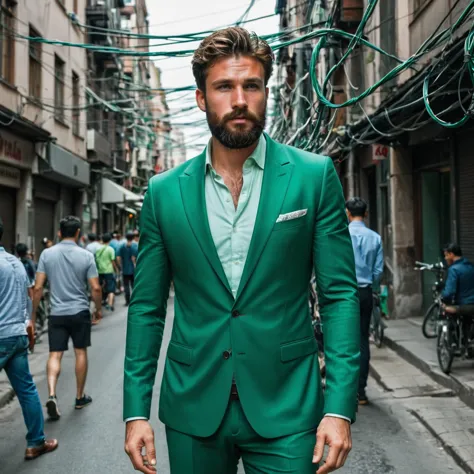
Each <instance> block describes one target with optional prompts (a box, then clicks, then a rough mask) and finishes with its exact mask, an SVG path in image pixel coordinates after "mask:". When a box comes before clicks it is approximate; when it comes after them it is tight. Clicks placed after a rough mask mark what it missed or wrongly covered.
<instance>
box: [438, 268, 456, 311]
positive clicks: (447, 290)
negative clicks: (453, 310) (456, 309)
mask: <svg viewBox="0 0 474 474" xmlns="http://www.w3.org/2000/svg"><path fill="white" fill-rule="evenodd" d="M457 288H458V273H457V272H456V270H455V269H454V268H452V267H451V268H448V278H446V284H445V285H444V290H443V292H442V293H441V298H442V299H443V301H444V302H446V303H448V304H453V303H457V301H456V293H457Z"/></svg>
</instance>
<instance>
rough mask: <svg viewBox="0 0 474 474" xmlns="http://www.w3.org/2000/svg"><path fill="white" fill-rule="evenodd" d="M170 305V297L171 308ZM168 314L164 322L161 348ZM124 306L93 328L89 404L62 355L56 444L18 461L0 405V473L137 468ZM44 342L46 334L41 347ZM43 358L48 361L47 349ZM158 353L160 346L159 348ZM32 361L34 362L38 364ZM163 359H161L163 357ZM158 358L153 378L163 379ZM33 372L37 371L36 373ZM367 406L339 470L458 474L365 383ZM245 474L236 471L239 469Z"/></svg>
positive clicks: (164, 466)
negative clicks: (130, 439)
mask: <svg viewBox="0 0 474 474" xmlns="http://www.w3.org/2000/svg"><path fill="white" fill-rule="evenodd" d="M172 310H173V304H172V299H171V300H170V305H169V313H170V314H171V313H172ZM171 323H172V317H169V318H168V320H167V325H166V332H165V343H164V346H163V349H162V351H164V350H165V349H166V345H167V343H168V340H169V335H170V329H171ZM125 325H126V309H125V308H124V306H123V300H122V299H121V298H120V299H119V300H118V302H117V305H116V311H115V313H113V314H112V313H106V314H105V317H104V320H103V322H102V323H101V324H100V325H99V326H97V327H95V328H94V329H93V346H92V348H91V350H90V369H89V378H88V383H87V387H86V389H87V393H89V394H90V395H91V396H92V397H93V399H94V402H93V404H92V405H91V406H90V407H88V408H87V409H84V410H82V411H75V410H74V407H73V401H74V397H75V379H74V365H73V362H74V360H73V353H72V351H69V352H68V353H66V355H65V357H64V365H63V370H62V374H61V378H60V383H59V391H58V397H59V403H60V409H61V410H62V417H61V419H60V421H59V422H55V423H52V422H48V423H46V429H47V435H48V436H50V437H57V438H58V439H59V443H60V445H59V449H58V450H57V451H56V452H55V453H52V454H48V455H45V456H43V457H41V458H39V459H37V460H35V461H32V462H29V463H26V462H25V461H23V451H24V436H25V427H24V423H23V418H22V416H21V411H20V408H19V405H18V403H17V401H16V399H15V400H13V401H12V402H11V403H10V404H9V405H7V406H6V407H5V408H3V409H2V410H0V426H1V430H0V472H1V473H2V474H46V473H47V474H64V473H66V472H67V473H71V474H73V473H81V474H95V473H98V472H106V471H107V472H114V473H131V472H134V471H133V468H132V466H131V464H130V463H129V460H128V458H127V456H126V455H125V453H124V451H123V436H124V424H123V423H122V368H123V357H124V342H125ZM45 344H46V338H45V340H44V342H43V344H42V345H45ZM39 352H40V351H38V354H36V355H34V356H32V357H36V358H39V357H42V358H43V359H44V360H45V357H46V351H44V350H43V353H44V354H43V355H40V354H39ZM162 353H163V352H162ZM44 360H42V361H35V362H34V365H35V366H37V367H39V365H38V363H40V365H43V366H44V364H43V362H44ZM161 361H163V359H161ZM162 370H163V364H162V363H160V368H159V373H158V376H157V380H160V379H161V371H162ZM33 372H35V371H33ZM39 374H40V375H38V376H36V377H35V379H36V381H37V384H38V389H39V392H40V395H41V398H42V400H43V402H44V400H45V399H46V395H47V390H46V380H45V376H44V370H43V371H39ZM369 395H370V397H371V400H372V404H371V405H369V406H367V407H361V408H360V409H359V415H358V421H357V423H356V424H355V425H354V426H353V436H354V448H353V451H352V453H351V455H350V457H349V461H348V463H347V465H346V467H345V468H344V469H342V470H341V471H339V472H341V473H346V474H348V473H353V474H371V473H373V474H382V473H397V474H411V473H413V474H425V473H426V474H428V473H429V474H438V473H439V474H441V473H446V472H452V473H462V472H464V471H462V470H461V469H460V468H459V467H458V466H457V465H456V464H455V463H454V461H453V460H452V459H451V458H450V457H449V455H448V454H447V453H445V451H444V450H443V449H442V448H441V447H440V446H439V445H438V444H437V442H436V441H435V440H434V438H432V436H431V435H430V434H429V433H428V431H426V430H425V429H424V428H423V427H422V426H421V424H420V423H419V422H418V421H416V419H415V418H414V417H413V416H412V415H410V414H409V413H408V411H407V410H406V409H405V408H404V406H403V404H402V403H400V400H397V399H395V398H393V397H392V396H391V394H390V393H389V392H384V391H383V390H382V389H381V388H379V386H378V385H377V384H376V383H375V382H374V381H373V380H371V381H370V391H369ZM158 396H159V384H158V383H157V384H156V389H155V397H154V406H153V410H152V413H153V418H152V420H153V425H154V427H155V433H156V447H157V451H158V472H159V473H162V474H167V473H169V465H168V459H167V454H166V441H165V436H164V429H163V426H162V424H161V423H160V422H159V421H158V419H157V416H156V414H157V401H158ZM241 472H243V470H242V469H241V470H240V471H239V473H241Z"/></svg>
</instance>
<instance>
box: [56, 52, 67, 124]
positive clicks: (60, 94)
mask: <svg viewBox="0 0 474 474" xmlns="http://www.w3.org/2000/svg"><path fill="white" fill-rule="evenodd" d="M64 69H65V64H64V61H63V60H62V59H61V58H60V57H59V56H57V55H56V54H55V55H54V107H55V113H54V115H55V117H56V118H57V119H59V120H61V121H64V85H65V84H64Z"/></svg>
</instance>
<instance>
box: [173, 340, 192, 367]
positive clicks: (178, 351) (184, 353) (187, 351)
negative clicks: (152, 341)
mask: <svg viewBox="0 0 474 474" xmlns="http://www.w3.org/2000/svg"><path fill="white" fill-rule="evenodd" d="M167 355H168V358H169V359H173V360H174V361H176V362H181V364H185V365H191V364H192V359H193V350H192V349H191V348H190V347H188V346H184V345H182V344H177V343H176V342H172V341H170V343H169V346H168V353H167Z"/></svg>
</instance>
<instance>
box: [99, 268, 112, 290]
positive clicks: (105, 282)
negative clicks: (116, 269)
mask: <svg viewBox="0 0 474 474" xmlns="http://www.w3.org/2000/svg"><path fill="white" fill-rule="evenodd" d="M99 282H100V286H101V287H102V289H103V292H104V295H109V294H110V293H115V275H114V274H113V273H102V274H101V275H99Z"/></svg>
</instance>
